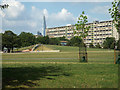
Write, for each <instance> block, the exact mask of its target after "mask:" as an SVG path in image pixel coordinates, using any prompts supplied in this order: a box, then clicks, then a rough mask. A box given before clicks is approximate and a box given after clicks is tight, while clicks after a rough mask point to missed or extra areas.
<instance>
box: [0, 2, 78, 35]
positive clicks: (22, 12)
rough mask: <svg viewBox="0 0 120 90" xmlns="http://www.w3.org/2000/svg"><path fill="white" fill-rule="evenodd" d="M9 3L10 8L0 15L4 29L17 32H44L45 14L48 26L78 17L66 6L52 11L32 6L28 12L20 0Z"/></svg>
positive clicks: (70, 21)
mask: <svg viewBox="0 0 120 90" xmlns="http://www.w3.org/2000/svg"><path fill="white" fill-rule="evenodd" d="M4 3H5V2H4ZM8 4H9V5H10V7H9V8H8V9H4V11H0V15H1V16H2V17H3V20H2V26H3V27H2V29H3V30H4V31H5V30H12V31H13V32H14V33H17V34H19V33H21V32H23V31H25V32H31V33H33V34H36V33H37V31H38V30H39V31H40V32H42V27H43V15H45V17H46V23H47V27H55V26H64V25H66V24H73V23H75V22H76V17H74V15H73V14H72V13H71V12H69V11H68V10H67V9H65V8H62V9H61V10H60V11H58V12H55V13H50V12H49V11H48V10H47V9H46V8H44V9H42V10H41V9H39V8H36V7H35V6H31V9H30V10H29V12H28V11H27V9H25V6H24V5H23V4H22V3H20V2H18V1H12V2H8Z"/></svg>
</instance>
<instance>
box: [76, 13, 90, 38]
mask: <svg viewBox="0 0 120 90" xmlns="http://www.w3.org/2000/svg"><path fill="white" fill-rule="evenodd" d="M84 14H85V12H84V11H83V12H82V14H81V15H80V16H79V17H78V21H77V23H76V24H75V26H76V29H74V34H77V36H79V37H81V38H82V39H84V38H86V37H87V36H88V31H89V29H90V26H86V23H87V22H88V20H87V16H86V15H84Z"/></svg>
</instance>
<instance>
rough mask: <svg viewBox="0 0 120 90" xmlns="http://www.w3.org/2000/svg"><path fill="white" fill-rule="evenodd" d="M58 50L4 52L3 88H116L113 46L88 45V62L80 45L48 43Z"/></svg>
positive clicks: (116, 71) (116, 72)
mask: <svg viewBox="0 0 120 90" xmlns="http://www.w3.org/2000/svg"><path fill="white" fill-rule="evenodd" d="M46 46H47V47H49V48H52V49H56V50H60V51H61V52H58V53H55V52H54V53H41V52H40V53H17V54H16V53H15V54H2V57H3V58H2V73H3V78H2V79H3V83H2V84H3V88H117V87H118V65H115V64H114V52H113V50H105V49H91V48H89V49H88V63H80V62H79V60H78V48H77V47H68V46H55V45H46Z"/></svg>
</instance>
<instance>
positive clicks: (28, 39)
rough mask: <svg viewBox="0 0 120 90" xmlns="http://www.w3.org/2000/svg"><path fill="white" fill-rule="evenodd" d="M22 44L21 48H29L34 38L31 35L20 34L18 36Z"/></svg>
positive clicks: (33, 42)
mask: <svg viewBox="0 0 120 90" xmlns="http://www.w3.org/2000/svg"><path fill="white" fill-rule="evenodd" d="M19 37H20V39H21V43H22V47H26V46H30V45H34V44H35V36H34V35H33V34H32V33H29V32H28V33H27V32H21V34H20V35H19Z"/></svg>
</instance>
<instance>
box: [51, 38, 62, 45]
mask: <svg viewBox="0 0 120 90" xmlns="http://www.w3.org/2000/svg"><path fill="white" fill-rule="evenodd" d="M49 44H51V45H59V44H60V40H59V39H58V38H50V39H49Z"/></svg>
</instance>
